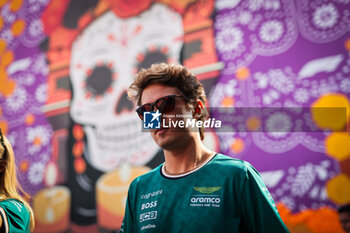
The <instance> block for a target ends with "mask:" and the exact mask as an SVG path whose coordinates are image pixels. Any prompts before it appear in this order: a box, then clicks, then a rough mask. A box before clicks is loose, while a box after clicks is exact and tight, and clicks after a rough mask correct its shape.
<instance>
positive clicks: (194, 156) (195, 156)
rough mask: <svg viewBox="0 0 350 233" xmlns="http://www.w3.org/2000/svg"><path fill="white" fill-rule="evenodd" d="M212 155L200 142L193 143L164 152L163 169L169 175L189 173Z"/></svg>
mask: <svg viewBox="0 0 350 233" xmlns="http://www.w3.org/2000/svg"><path fill="white" fill-rule="evenodd" d="M210 155H212V151H210V150H209V149H207V148H206V147H205V146H204V145H203V144H202V142H201V141H200V139H199V141H195V142H194V143H188V144H187V145H185V146H184V147H181V148H179V149H174V150H164V156H165V163H164V168H165V171H166V173H168V174H169V175H177V174H182V173H186V172H189V171H191V170H193V169H195V168H197V167H198V166H200V165H202V164H203V163H204V162H206V161H207V159H208V158H209V157H210Z"/></svg>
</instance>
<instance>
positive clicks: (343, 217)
mask: <svg viewBox="0 0 350 233" xmlns="http://www.w3.org/2000/svg"><path fill="white" fill-rule="evenodd" d="M339 220H340V223H341V225H342V226H343V229H344V230H345V232H347V233H350V214H349V213H347V212H343V213H339Z"/></svg>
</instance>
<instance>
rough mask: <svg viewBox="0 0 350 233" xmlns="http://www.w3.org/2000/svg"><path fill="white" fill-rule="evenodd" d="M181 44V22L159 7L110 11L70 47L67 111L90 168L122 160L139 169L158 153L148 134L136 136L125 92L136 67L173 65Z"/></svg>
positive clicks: (109, 167) (137, 131) (136, 126)
mask: <svg viewBox="0 0 350 233" xmlns="http://www.w3.org/2000/svg"><path fill="white" fill-rule="evenodd" d="M182 45H183V26H182V18H181V16H180V14H178V13H176V12H175V11H173V10H171V9H170V8H168V7H166V6H164V5H162V4H154V5H153V6H152V7H151V8H150V9H149V10H147V11H145V12H143V13H142V14H141V15H139V16H137V17H132V18H126V19H121V18H118V17H117V16H116V15H115V14H114V13H113V12H112V11H109V12H107V13H105V14H104V15H102V16H101V17H99V18H98V19H96V20H95V21H94V22H93V23H91V24H90V25H89V26H88V27H87V28H86V29H85V30H84V31H83V32H82V33H81V35H80V36H79V37H78V38H77V40H76V41H75V42H74V43H73V45H72V56H71V65H70V77H71V81H72V85H73V97H72V105H71V110H70V113H71V116H72V118H73V119H74V121H76V122H77V123H80V124H82V125H83V126H84V130H85V133H86V135H87V140H88V148H87V151H88V153H86V156H87V158H86V159H87V161H88V162H89V163H90V165H91V166H93V167H94V168H96V169H98V170H100V171H109V170H112V169H114V168H116V167H118V166H119V165H120V164H121V163H124V162H127V163H129V164H134V165H143V164H146V163H147V162H149V161H150V160H151V159H152V158H153V156H154V155H155V154H156V153H157V151H158V147H157V146H156V144H155V143H154V142H153V139H152V138H151V136H150V135H149V133H140V131H141V123H140V120H139V119H138V117H137V115H136V114H135V112H134V109H135V107H134V106H133V105H132V103H131V102H130V101H129V100H128V99H127V93H126V91H127V88H128V87H129V85H130V84H131V82H132V81H133V79H134V76H135V74H136V73H137V72H138V70H140V69H141V68H146V67H149V66H150V65H151V64H152V63H155V62H178V61H179V58H180V51H181V48H182Z"/></svg>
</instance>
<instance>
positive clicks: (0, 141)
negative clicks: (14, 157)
mask: <svg viewBox="0 0 350 233" xmlns="http://www.w3.org/2000/svg"><path fill="white" fill-rule="evenodd" d="M0 143H1V145H2V146H3V147H4V155H6V151H7V148H6V146H5V142H4V135H3V134H2V131H1V128H0Z"/></svg>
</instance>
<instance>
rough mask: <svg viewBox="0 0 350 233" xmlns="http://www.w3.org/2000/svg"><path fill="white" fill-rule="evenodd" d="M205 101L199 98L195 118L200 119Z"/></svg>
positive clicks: (195, 107) (194, 113)
mask: <svg viewBox="0 0 350 233" xmlns="http://www.w3.org/2000/svg"><path fill="white" fill-rule="evenodd" d="M203 108H204V107H203V103H202V101H200V100H197V103H196V104H195V106H194V112H193V118H195V119H198V118H199V117H200V116H201V115H202V109H203Z"/></svg>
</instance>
